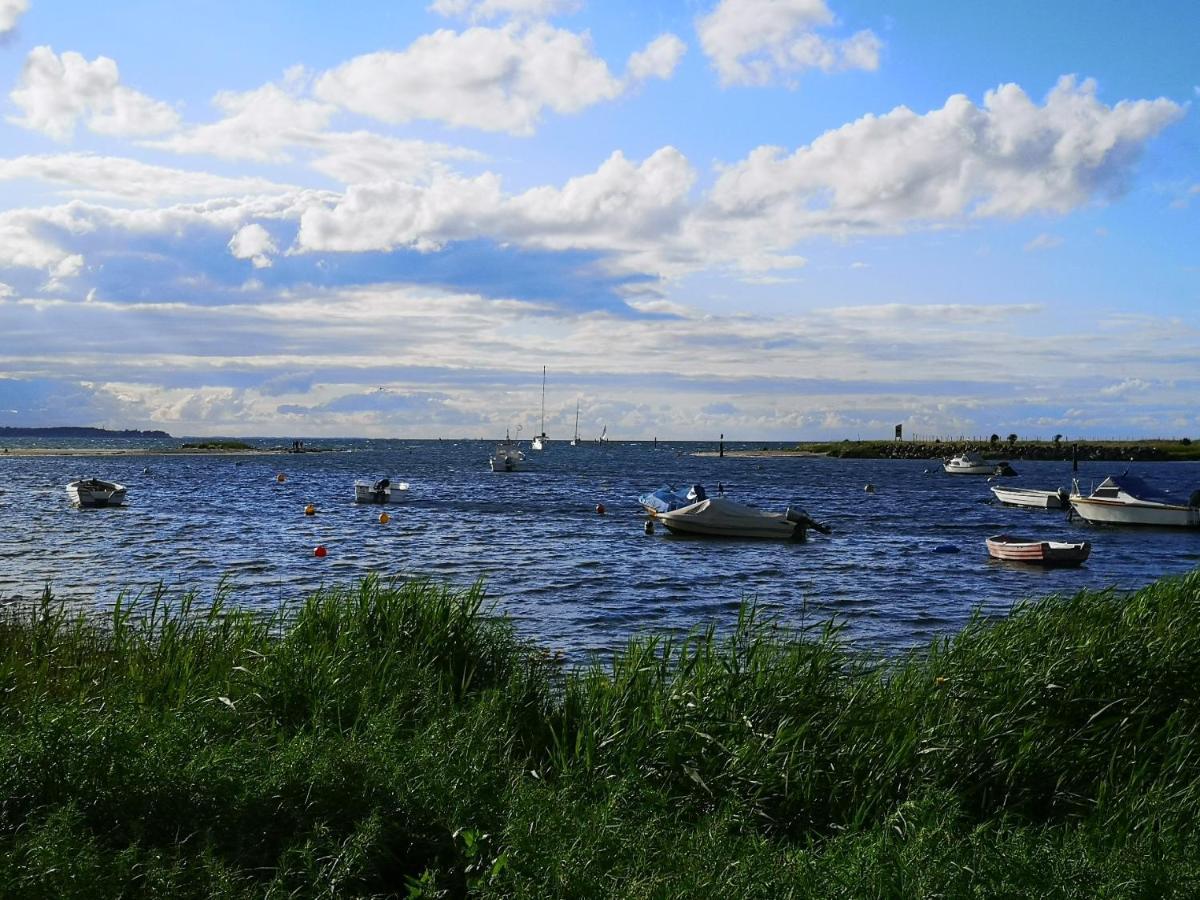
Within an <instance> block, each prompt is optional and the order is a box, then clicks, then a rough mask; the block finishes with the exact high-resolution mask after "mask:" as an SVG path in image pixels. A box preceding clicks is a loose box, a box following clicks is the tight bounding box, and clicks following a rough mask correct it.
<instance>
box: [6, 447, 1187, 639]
mask: <svg viewBox="0 0 1200 900" xmlns="http://www.w3.org/2000/svg"><path fill="white" fill-rule="evenodd" d="M23 443H25V444H31V443H33V442H30V441H26V442H23ZM44 443H45V442H41V444H42V445H44ZM63 443H67V444H72V445H74V446H78V445H79V444H80V441H78V440H76V441H68V442H63ZM179 443H180V441H178V440H176V441H172V442H167V444H165V445H164V446H166V445H170V446H177V445H178V444H179ZM254 443H258V444H261V445H262V446H264V447H266V446H273V445H278V444H282V445H284V446H290V445H291V441H290V440H284V441H280V440H278V439H263V440H261V441H255V442H254ZM16 445H17V442H15V441H14V442H12V443H11V444H10V446H14V447H15V446H16ZM306 445H307V446H309V447H313V446H320V447H324V448H329V449H330V452H318V453H302V454H290V453H283V454H273V455H207V456H206V455H183V454H172V455H159V456H142V455H117V456H113V455H99V454H98V455H88V456H36V457H24V456H15V455H9V456H2V455H0V475H2V478H0V601H3V602H5V603H10V604H11V603H26V602H29V601H30V600H33V599H36V598H37V597H39V596H40V595H41V593H42V591H43V590H44V588H45V587H46V586H47V585H49V586H50V587H51V590H52V592H53V594H54V596H55V597H56V598H58V599H61V600H64V601H67V602H69V603H71V604H73V605H80V606H83V607H95V608H103V607H105V606H106V605H108V604H111V603H112V602H113V601H114V600H115V599H116V598H117V597H118V596H119V595H121V594H125V595H127V596H130V597H134V596H137V595H139V594H141V595H143V596H145V595H146V594H147V592H150V591H153V590H154V588H155V586H156V585H158V584H160V583H161V584H164V585H165V586H166V587H167V589H168V593H169V595H171V596H178V595H179V594H181V593H183V592H184V591H189V590H195V591H196V592H197V593H198V594H199V596H200V598H201V599H202V600H204V599H211V597H212V596H213V595H214V594H215V592H216V591H217V589H218V585H220V584H222V583H225V584H227V585H228V589H229V599H230V601H231V602H233V603H235V604H239V605H243V606H250V607H258V608H262V609H264V610H268V609H270V610H273V609H276V608H278V607H280V606H284V607H287V606H289V605H294V604H297V603H299V602H300V601H302V600H303V599H304V597H305V596H307V594H308V593H309V592H311V591H313V590H315V589H317V588H321V587H330V586H335V585H344V584H352V583H353V582H354V581H355V580H357V579H358V578H360V577H362V576H364V575H366V574H368V573H370V572H378V573H380V574H381V575H382V576H384V577H393V576H395V577H410V576H431V577H433V578H434V579H436V580H439V581H444V582H448V583H450V584H453V585H456V586H468V585H470V584H472V583H473V582H475V581H476V580H477V579H483V581H484V582H485V584H486V590H487V595H488V598H489V600H490V601H492V602H493V603H495V605H496V607H497V608H498V609H499V610H500V611H502V612H504V613H506V614H507V615H509V616H510V617H512V619H513V620H514V622H515V624H516V626H517V628H518V629H519V631H520V632H521V633H522V634H524V635H527V636H529V637H532V638H535V639H536V640H538V641H539V642H540V643H542V644H543V645H545V646H547V647H552V648H556V649H561V650H564V651H565V652H567V653H568V654H569V655H570V656H571V657H572V658H575V659H582V658H586V657H587V656H588V655H589V654H592V653H600V654H605V653H609V652H611V651H612V650H614V649H617V648H619V647H621V646H622V645H623V644H624V643H625V641H626V640H628V638H629V637H630V636H631V635H633V634H636V633H646V632H660V633H661V632H667V631H670V632H679V631H685V630H687V629H689V628H692V627H695V626H698V625H704V624H707V623H716V624H717V625H718V626H719V627H726V626H728V625H729V624H730V623H731V622H732V621H734V620H735V618H736V615H737V610H738V607H739V605H740V604H741V603H742V602H743V601H745V600H755V601H757V603H758V604H759V605H760V606H761V607H763V608H764V609H765V610H766V611H767V612H768V613H769V614H770V615H772V616H775V617H777V618H779V619H780V620H782V621H783V622H785V623H789V624H801V623H814V622H820V621H824V620H828V619H831V618H832V619H835V620H837V621H839V622H840V623H842V624H843V625H844V626H845V629H846V636H847V637H848V638H849V639H851V640H853V641H854V642H855V643H857V644H859V645H865V646H867V647H869V648H872V649H873V650H878V651H879V652H882V653H894V652H897V651H900V650H903V649H905V648H908V647H912V646H915V645H920V644H924V643H926V642H928V641H930V640H931V639H934V638H937V637H939V636H942V635H948V634H951V633H953V632H954V631H956V630H958V629H959V628H961V627H962V625H963V624H964V623H965V622H966V621H967V620H968V618H969V617H970V616H971V615H972V613H973V611H975V610H977V609H978V610H979V611H981V612H982V613H983V614H984V615H989V616H994V615H1004V614H1005V613H1007V612H1008V611H1009V610H1010V609H1011V608H1012V606H1013V604H1014V603H1017V602H1019V601H1021V600H1024V599H1032V598H1039V597H1043V596H1046V595H1050V594H1070V593H1074V592H1075V591H1078V590H1080V589H1082V588H1089V589H1103V588H1113V589H1115V590H1119V591H1126V590H1131V589H1134V588H1137V587H1140V586H1142V585H1145V584H1147V583H1149V582H1151V581H1153V580H1155V579H1157V578H1160V577H1162V576H1164V575H1170V574H1176V573H1183V572H1186V571H1189V570H1191V569H1193V568H1195V567H1196V566H1197V564H1200V529H1180V530H1168V529H1140V528H1123V529H1122V528H1101V527H1093V526H1088V525H1086V524H1084V523H1082V522H1079V521H1075V522H1070V521H1068V520H1067V516H1066V514H1065V513H1064V512H1063V511H1061V510H1053V511H1033V510H1024V509H1014V508H1008V507H1003V506H1000V505H998V504H996V503H995V502H994V501H993V500H992V496H991V492H990V491H989V490H988V486H989V485H988V480H987V478H986V477H972V476H948V475H945V474H944V473H943V472H942V471H941V465H940V461H937V460H928V461H925V460H840V459H832V458H825V457H790V458H740V457H737V458H735V457H731V456H725V457H724V458H720V457H716V456H697V455H695V454H696V453H697V452H698V451H705V450H715V449H716V448H715V446H713V445H712V444H694V443H665V442H658V443H657V445H654V444H652V443H650V442H631V443H620V442H617V441H612V442H609V443H605V444H602V445H598V444H595V443H587V444H582V445H580V446H577V447H572V446H570V445H569V444H567V443H566V442H564V441H551V442H550V443H549V444H548V445H547V449H546V450H544V451H541V452H537V451H532V450H529V449H528V445H525V451H526V454H527V456H528V457H529V465H528V468H527V469H526V470H525V471H518V472H514V473H493V472H491V471H490V470H489V467H488V458H489V456H490V455H491V453H492V451H493V448H494V445H495V442H494V441H474V440H431V441H410V440H391V441H383V440H377V441H366V440H308V441H306ZM97 446H98V449H103V450H105V451H109V452H111V451H112V450H115V449H121V448H122V444H121V442H119V441H115V442H114V441H109V442H105V443H104V444H103V446H102V447H100V445H97ZM726 446H727V448H728V449H730V450H733V449H758V448H759V447H761V446H762V445H759V444H754V445H745V444H727V445H726ZM773 446H778V445H773ZM1013 466H1014V467H1015V468H1016V469H1017V471H1018V473H1019V476H1018V477H1016V478H1008V479H1004V483H1005V484H1009V485H1014V486H1023V487H1035V488H1046V489H1056V488H1059V487H1067V488H1069V487H1070V486H1071V479H1072V477H1073V474H1074V477H1077V478H1078V479H1079V482H1080V486H1081V487H1082V489H1083V490H1084V492H1085V493H1086V492H1087V491H1089V490H1090V487H1091V486H1092V485H1093V484H1096V483H1099V481H1100V480H1102V479H1103V478H1104V477H1105V476H1106V475H1108V474H1113V473H1120V472H1121V471H1123V470H1125V469H1126V468H1128V469H1129V470H1130V471H1131V472H1134V473H1135V474H1137V475H1139V476H1141V477H1143V478H1145V479H1146V480H1148V481H1150V482H1151V483H1154V484H1157V485H1161V486H1163V487H1174V488H1177V489H1178V490H1179V491H1180V493H1181V495H1182V496H1184V497H1186V496H1187V495H1188V494H1189V493H1190V492H1191V491H1192V490H1193V489H1195V488H1197V487H1200V463H1128V464H1123V463H1098V462H1087V463H1081V464H1080V468H1079V471H1078V473H1072V471H1071V466H1070V463H1063V462H1024V461H1020V460H1014V461H1013ZM281 473H282V474H283V475H284V476H285V480H284V481H282V482H280V481H279V480H277V476H278V475H279V474H281ZM92 476H94V477H97V478H103V479H106V480H111V481H118V482H121V483H123V484H125V485H126V486H127V487H128V489H129V500H128V504H127V505H126V506H125V507H123V508H114V509H76V508H73V507H71V506H70V505H69V502H68V498H67V494H66V490H65V486H66V483H67V482H68V481H69V480H71V479H72V478H76V477H92ZM380 477H388V478H390V479H391V480H392V482H393V483H394V484H395V483H398V482H402V481H404V482H408V483H409V485H410V488H409V490H408V491H407V492H404V493H394V494H393V498H394V499H395V498H397V497H398V498H399V502H396V503H392V504H390V505H389V506H387V507H379V506H372V505H356V504H355V503H354V502H353V498H354V488H353V484H354V480H355V479H356V478H368V479H372V480H373V479H377V478H380ZM694 483H699V484H703V485H704V486H705V488H706V489H707V491H708V493H709V494H710V495H715V494H716V493H717V492H718V490H723V491H724V495H725V496H727V497H729V498H730V499H733V500H736V501H738V502H742V503H749V504H752V505H755V506H758V507H761V508H762V509H766V510H773V511H783V510H784V509H785V508H786V507H787V506H789V505H790V506H801V507H803V508H805V509H806V510H807V511H808V512H809V514H810V515H811V516H812V517H813V518H814V519H816V520H817V521H819V522H823V523H825V524H827V525H829V526H830V527H831V528H832V529H833V531H832V533H831V534H830V535H828V536H825V535H821V534H818V533H815V532H810V536H809V540H808V542H806V543H794V542H787V541H754V540H723V539H705V538H689V537H677V536H674V535H671V534H669V533H667V532H666V531H665V529H663V528H661V527H659V528H658V529H657V530H656V532H655V533H654V534H652V535H648V534H646V533H645V530H644V525H645V515H644V513H643V512H642V510H641V508H640V507H639V505H638V503H637V496H638V495H639V494H641V493H644V492H646V491H650V490H653V489H655V488H657V487H660V486H662V485H664V484H672V485H675V486H680V487H686V486H687V485H690V484H694ZM868 484H869V485H871V486H873V488H874V490H873V491H868V490H866V489H865V488H866V486H867V485H868ZM309 504H312V505H313V506H314V507H315V509H316V514H315V515H312V516H306V515H305V514H304V510H305V507H306V506H307V505H309ZM598 504H602V505H603V506H604V508H605V513H604V514H603V515H601V514H599V513H597V505H598ZM382 509H386V510H387V511H388V512H389V514H390V517H391V518H390V521H389V522H388V523H387V524H380V522H379V521H378V519H379V513H380V511H381V510H382ZM1001 532H1008V533H1013V534H1018V535H1028V536H1030V537H1033V538H1038V539H1050V540H1063V541H1080V540H1087V541H1090V542H1091V543H1092V546H1093V549H1092V554H1091V558H1090V559H1089V560H1088V562H1087V563H1086V564H1085V565H1084V566H1083V567H1082V568H1079V569H1041V568H1036V567H1028V566H1022V565H1020V564H1011V563H999V562H995V561H993V560H990V559H989V557H988V555H987V551H986V549H985V547H984V539H985V538H986V537H987V536H988V535H991V534H997V533H1001ZM317 545H323V546H325V547H326V548H327V551H328V552H327V555H326V556H325V557H324V558H318V557H316V556H315V555H314V553H313V550H314V548H315V547H316V546H317Z"/></svg>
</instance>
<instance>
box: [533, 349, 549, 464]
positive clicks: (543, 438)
mask: <svg viewBox="0 0 1200 900" xmlns="http://www.w3.org/2000/svg"><path fill="white" fill-rule="evenodd" d="M541 421H542V430H541V432H540V433H539V434H538V435H537V436H536V437H535V438H534V439H533V440H532V441H531V442H530V444H529V447H530V449H531V450H545V449H546V443H547V442H548V441H549V440H550V436H549V435H548V434H546V367H545V366H542V420H541Z"/></svg>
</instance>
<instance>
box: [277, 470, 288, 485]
mask: <svg viewBox="0 0 1200 900" xmlns="http://www.w3.org/2000/svg"><path fill="white" fill-rule="evenodd" d="M275 480H276V481H278V482H279V483H280V484H283V483H284V482H285V481H287V476H286V475H284V474H283V473H282V472H280V473H279V474H278V475H276V476H275Z"/></svg>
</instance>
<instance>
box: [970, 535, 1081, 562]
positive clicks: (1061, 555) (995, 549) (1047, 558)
mask: <svg viewBox="0 0 1200 900" xmlns="http://www.w3.org/2000/svg"><path fill="white" fill-rule="evenodd" d="M987 549H988V554H989V555H990V556H991V557H992V558H993V559H1003V560H1007V561H1008V562H1023V563H1032V564H1033V565H1037V566H1077V565H1079V564H1080V563H1082V562H1083V561H1084V560H1086V559H1087V558H1088V554H1090V553H1091V552H1092V545H1091V544H1089V543H1088V542H1087V541H1082V542H1080V543H1078V544H1073V543H1067V542H1064V541H1035V540H1030V539H1029V538H1020V537H1013V536H1012V535H1010V534H997V535H994V536H992V537H990V538H988V539H987Z"/></svg>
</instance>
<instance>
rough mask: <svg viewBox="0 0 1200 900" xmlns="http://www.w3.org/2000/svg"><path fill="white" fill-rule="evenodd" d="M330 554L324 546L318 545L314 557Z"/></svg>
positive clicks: (314, 550) (314, 548)
mask: <svg viewBox="0 0 1200 900" xmlns="http://www.w3.org/2000/svg"><path fill="white" fill-rule="evenodd" d="M328 552H329V551H328V550H326V549H325V545H324V544H317V546H315V547H313V556H324V555H325V554H326V553H328Z"/></svg>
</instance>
